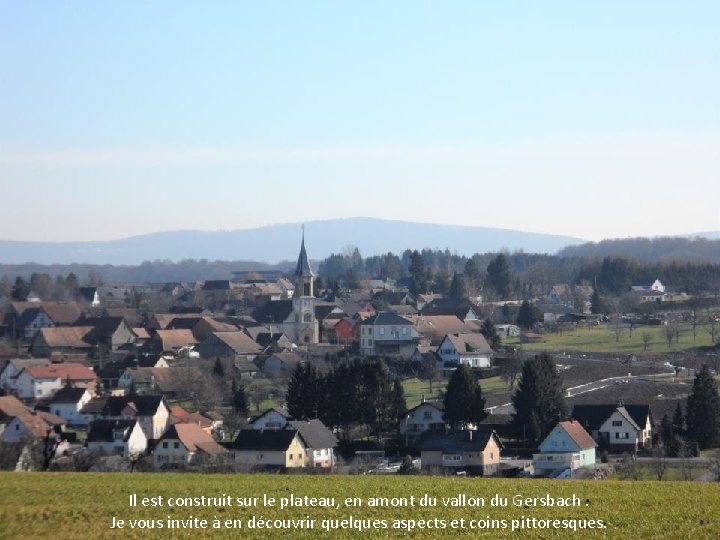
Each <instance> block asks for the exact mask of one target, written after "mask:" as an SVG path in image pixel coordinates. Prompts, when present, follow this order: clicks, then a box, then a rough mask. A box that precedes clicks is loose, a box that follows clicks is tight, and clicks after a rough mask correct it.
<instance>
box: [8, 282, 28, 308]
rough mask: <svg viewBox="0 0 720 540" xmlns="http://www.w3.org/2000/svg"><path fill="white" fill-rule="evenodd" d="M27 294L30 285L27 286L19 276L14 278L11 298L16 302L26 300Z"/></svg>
mask: <svg viewBox="0 0 720 540" xmlns="http://www.w3.org/2000/svg"><path fill="white" fill-rule="evenodd" d="M28 294H30V287H28V285H27V283H25V280H24V279H23V278H21V277H20V276H18V277H16V278H15V285H13V288H12V292H11V295H12V299H13V300H15V301H18V302H24V301H25V300H27V297H28Z"/></svg>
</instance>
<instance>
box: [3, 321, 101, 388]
mask: <svg viewBox="0 0 720 540" xmlns="http://www.w3.org/2000/svg"><path fill="white" fill-rule="evenodd" d="M52 330H57V329H56V328H53V329H52ZM96 385H97V376H96V375H95V372H94V371H93V370H92V369H90V368H89V367H87V366H85V365H83V364H78V363H74V362H67V363H65V362H64V363H61V364H49V365H46V366H29V367H26V368H24V369H23V370H22V371H21V372H20V373H19V374H18V375H17V377H16V388H17V395H18V397H19V398H20V399H41V398H48V397H51V396H53V395H54V394H55V392H57V391H58V390H60V389H61V388H62V387H63V386H71V387H74V388H86V389H88V390H89V391H90V393H91V394H94V393H95V387H96Z"/></svg>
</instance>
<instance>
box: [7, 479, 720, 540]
mask: <svg viewBox="0 0 720 540" xmlns="http://www.w3.org/2000/svg"><path fill="white" fill-rule="evenodd" d="M0 485H2V489H1V490H0V537H2V538H47V537H52V538H56V539H61V538H89V537H96V538H97V537H101V538H113V537H117V538H141V537H147V536H152V537H161V538H164V537H173V538H185V537H188V538H189V537H192V538H209V537H222V538H225V537H243V538H245V537H247V538H276V537H277V538H279V537H282V536H285V537H288V538H315V537H325V538H351V537H360V536H363V537H372V538H390V537H402V538H443V537H455V536H463V537H478V536H479V537H488V538H489V537H493V538H510V537H515V536H520V537H523V538H568V537H573V536H575V537H578V538H674V539H677V538H698V539H699V538H718V537H720V484H715V483H698V482H695V483H691V482H685V483H680V482H615V481H587V482H582V481H541V480H505V479H479V478H439V477H428V476H414V477H397V476H395V477H373V476H321V475H241V474H233V475H194V474H139V473H135V474H90V473H81V474H77V473H48V474H44V473H28V474H20V473H0ZM133 494H136V495H137V504H138V506H136V507H131V506H130V500H131V495H133ZM458 495H465V496H466V497H467V498H466V501H465V504H466V506H464V507H452V506H444V505H443V498H446V499H447V500H446V502H448V503H450V502H451V501H450V499H449V498H456V497H457V496H458ZM496 495H499V496H500V497H502V498H507V506H506V507H491V506H490V503H491V501H492V499H493V497H494V496H496ZM548 495H549V496H550V497H552V498H553V500H555V501H556V502H557V500H558V498H561V497H562V498H564V501H565V502H568V503H573V501H574V502H575V504H579V506H567V507H558V506H553V507H545V506H531V504H532V502H533V501H532V498H538V497H540V498H546V497H547V496H548ZM201 496H206V497H217V498H220V497H223V496H225V499H224V500H225V501H227V500H228V497H227V496H229V497H230V499H232V501H233V504H232V506H227V505H226V506H224V507H215V508H209V507H174V506H173V507H171V504H172V505H176V504H178V503H177V502H176V501H174V500H171V499H170V498H176V497H181V498H183V497H196V498H197V497H201ZM263 496H267V497H270V498H274V499H275V502H276V506H274V507H268V506H263ZM423 496H425V501H426V502H427V501H435V502H436V503H437V506H425V507H421V505H420V503H421V501H422V497H423ZM516 496H520V497H521V498H522V499H523V502H522V503H520V504H521V506H515V505H514V504H513V497H516ZM145 497H152V498H154V500H153V501H151V502H153V503H154V504H156V505H158V504H161V505H159V506H154V507H153V506H148V507H143V506H142V500H143V498H145ZM160 497H162V499H159V498H160ZM238 497H242V498H244V499H243V501H242V503H244V504H245V505H246V506H245V507H239V506H238V504H237V503H238V500H237V498H238ZM305 497H314V498H317V500H315V501H311V500H310V499H304V498H305ZM352 497H354V498H356V499H354V500H353V501H351V505H349V506H346V499H347V498H352ZM370 497H380V498H387V499H385V500H382V499H381V500H379V501H377V502H380V503H382V502H389V503H391V504H401V503H407V504H411V503H414V506H401V507H395V508H392V507H391V508H387V507H370V506H369V502H370V501H369V498H370ZM411 497H414V498H415V499H414V500H412V499H411ZM319 498H328V499H334V500H333V501H328V500H327V499H325V500H322V499H319ZM527 499H530V500H529V501H528V500H527ZM283 500H284V502H285V503H288V502H289V501H290V500H293V504H294V505H293V506H292V507H289V508H285V509H280V507H279V504H280V502H281V501H283ZM541 500H543V499H538V500H537V502H538V503H540V501H541ZM482 501H484V502H485V503H486V506H485V507H482V506H479V505H480V504H481V502H482ZM180 502H183V501H182V500H181V501H180ZM310 502H314V503H315V504H316V505H318V504H327V503H331V504H333V505H334V506H332V507H329V508H328V507H325V508H321V507H317V506H316V507H309V506H308V504H309V503H310ZM297 503H302V504H303V505H302V506H297V505H296V504H297ZM353 504H354V505H356V506H354V507H353ZM253 517H254V518H255V520H254V521H255V525H256V526H255V528H252V529H251V528H249V526H250V525H251V524H252V521H251V520H252V518H253ZM196 518H199V519H204V520H207V524H206V526H207V528H204V529H203V528H197V527H198V526H199V525H201V524H202V523H201V522H200V521H198V520H197V519H196ZM215 518H217V519H218V520H219V521H217V522H215V523H216V524H221V527H223V528H221V529H217V530H216V529H213V528H212V527H213V520H214V519H215ZM260 518H263V519H265V520H270V523H271V525H273V527H272V528H266V527H262V528H258V527H257V524H258V521H259V519H260ZM533 518H535V519H539V520H559V521H556V524H557V526H558V527H563V528H557V529H549V528H532V529H531V528H527V524H529V523H531V521H530V520H532V519H533ZM138 519H140V520H148V521H147V522H144V524H150V523H153V524H155V525H156V527H157V525H158V524H162V525H163V529H162V530H159V529H157V528H155V529H154V530H151V531H148V530H145V529H139V528H130V527H131V524H135V525H136V526H137V525H138V524H137V522H135V521H134V520H138ZM277 519H282V520H290V519H294V520H296V521H295V523H294V524H292V526H293V527H294V528H291V529H285V530H280V529H277V528H274V526H276V525H282V524H281V523H273V520H277ZM118 520H123V522H124V523H123V525H124V528H122V529H114V530H111V529H110V527H111V525H112V524H113V521H114V522H115V524H118V523H119V521H118ZM130 520H133V522H132V523H131V521H130ZM179 520H182V521H179ZM310 520H315V522H314V528H313V529H307V528H300V527H307V525H308V524H309V523H310ZM372 520H375V523H374V524H372V525H371V521H372ZM395 520H403V521H395ZM421 520H425V521H424V522H423V523H421ZM454 520H455V521H454ZM459 520H464V522H461V521H459ZM491 520H495V521H494V524H493V522H492V521H491ZM503 520H504V523H505V524H506V527H505V528H503ZM513 520H515V522H514V524H515V526H516V528H517V527H521V525H525V528H522V529H519V530H516V531H514V532H513V531H512V526H513ZM521 520H522V521H521ZM561 520H565V521H564V522H563V521H561ZM573 520H575V521H573ZM588 520H594V522H592V523H593V525H594V526H595V527H597V526H599V525H600V522H602V525H604V527H605V528H602V529H600V528H594V529H581V528H578V529H577V530H576V531H573V530H572V529H570V528H568V527H573V526H575V527H579V526H581V524H585V525H587V524H588ZM453 521H454V525H455V528H453ZM383 523H384V525H385V527H386V528H372V527H382V526H383ZM542 523H546V524H547V522H541V524H542ZM170 524H173V525H175V526H176V527H183V526H184V527H192V528H184V529H183V528H174V529H172V530H169V529H168V527H169V526H170ZM443 524H444V527H443ZM537 524H538V522H536V525H537ZM288 525H291V524H290V523H288ZM428 526H430V527H433V528H427V527H428ZM493 526H494V528H490V527H493ZM225 527H235V528H234V529H233V528H225ZM367 527H371V528H369V529H367ZM393 527H399V528H393ZM421 527H422V528H421ZM360 529H365V530H362V531H361V530H360Z"/></svg>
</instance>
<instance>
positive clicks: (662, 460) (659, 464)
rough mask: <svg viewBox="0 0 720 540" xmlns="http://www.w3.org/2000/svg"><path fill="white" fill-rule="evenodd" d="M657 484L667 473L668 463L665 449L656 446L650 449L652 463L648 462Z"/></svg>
mask: <svg viewBox="0 0 720 540" xmlns="http://www.w3.org/2000/svg"><path fill="white" fill-rule="evenodd" d="M650 463H651V466H652V469H653V471H654V472H655V476H657V479H658V482H660V481H662V479H663V476H665V472H666V471H667V467H668V463H667V459H666V457H665V448H663V447H662V446H656V447H655V448H653V449H652V461H651V462H650Z"/></svg>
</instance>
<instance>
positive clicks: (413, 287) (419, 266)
mask: <svg viewBox="0 0 720 540" xmlns="http://www.w3.org/2000/svg"><path fill="white" fill-rule="evenodd" d="M408 272H410V294H412V295H413V296H416V295H418V294H424V293H426V292H427V275H426V273H425V261H424V260H423V257H422V254H421V253H420V252H419V251H418V250H417V249H416V250H415V251H413V252H412V253H411V254H410V266H409V268H408Z"/></svg>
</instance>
